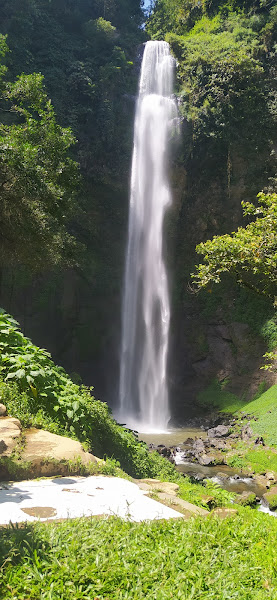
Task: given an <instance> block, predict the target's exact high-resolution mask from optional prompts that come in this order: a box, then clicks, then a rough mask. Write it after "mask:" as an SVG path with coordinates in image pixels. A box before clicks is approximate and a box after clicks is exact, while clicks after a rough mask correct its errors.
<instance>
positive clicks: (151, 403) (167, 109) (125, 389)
mask: <svg viewBox="0 0 277 600" xmlns="http://www.w3.org/2000/svg"><path fill="white" fill-rule="evenodd" d="M174 68H175V61H174V59H173V57H172V56H171V55H170V49H169V45H168V44H167V43H166V42H156V41H155V42H147V43H146V45H145V50H144V55H143V60H142V66H141V76H140V85H139V96H138V100H137V108H136V117H135V132H134V150H133V160H132V176H131V193H130V212H129V230H128V248H127V257H126V269H125V283H124V298H123V308H122V344H121V364H120V390H119V410H118V412H117V415H116V417H117V419H118V420H119V421H120V422H124V423H126V424H127V425H128V426H129V427H131V428H132V429H137V430H139V431H164V430H166V428H167V423H168V421H169V418H170V414H169V406H168V386H167V355H168V334H169V322H170V305H169V294H168V282H167V274H166V269H165V265H164V261H163V244H162V234H163V219H164V214H165V211H166V210H167V208H168V207H169V205H170V203H171V195H170V189H169V184H168V179H167V154H168V146H169V141H170V135H171V132H172V130H173V128H174V123H176V120H177V106H176V101H175V99H174V98H173V97H172V89H173V75H174Z"/></svg>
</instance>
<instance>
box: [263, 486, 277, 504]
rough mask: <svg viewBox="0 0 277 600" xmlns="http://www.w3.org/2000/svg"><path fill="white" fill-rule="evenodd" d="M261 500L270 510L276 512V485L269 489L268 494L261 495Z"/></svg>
mask: <svg viewBox="0 0 277 600" xmlns="http://www.w3.org/2000/svg"><path fill="white" fill-rule="evenodd" d="M263 500H264V501H265V503H266V505H267V506H268V508H269V509H270V510H276V508H277V485H275V486H273V487H272V488H270V491H269V492H266V494H264V495H263Z"/></svg>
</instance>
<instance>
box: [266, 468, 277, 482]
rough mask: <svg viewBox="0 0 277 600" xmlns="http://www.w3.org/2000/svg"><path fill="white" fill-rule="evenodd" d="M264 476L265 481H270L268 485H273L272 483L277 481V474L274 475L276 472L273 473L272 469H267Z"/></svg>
mask: <svg viewBox="0 0 277 600" xmlns="http://www.w3.org/2000/svg"><path fill="white" fill-rule="evenodd" d="M265 477H266V479H267V481H268V482H269V483H270V485H273V483H276V482H277V475H276V473H273V472H272V471H269V472H268V473H266V474H265Z"/></svg>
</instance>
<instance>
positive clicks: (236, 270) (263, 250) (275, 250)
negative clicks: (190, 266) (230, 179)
mask: <svg viewBox="0 0 277 600" xmlns="http://www.w3.org/2000/svg"><path fill="white" fill-rule="evenodd" d="M258 199H259V204H258V206H254V204H252V203H249V202H243V203H242V206H243V212H244V216H248V215H250V216H251V217H256V218H255V219H254V220H253V221H252V222H250V223H249V224H248V225H246V227H239V228H238V230H237V231H236V232H233V233H232V234H230V235H221V236H215V237H214V238H213V239H212V240H208V241H207V242H205V243H201V244H199V245H198V246H197V247H196V252H197V253H198V254H200V255H202V256H203V257H204V262H203V263H201V264H200V265H198V266H197V267H196V273H194V274H193V275H192V277H193V278H194V280H195V282H196V286H197V288H198V289H200V288H203V287H207V286H210V285H211V284H213V283H219V282H220V280H221V279H222V276H223V274H224V273H230V274H233V275H234V276H235V277H236V280H237V281H238V283H240V284H242V285H245V286H246V287H249V288H251V289H253V290H255V291H256V292H258V293H260V294H264V295H266V296H269V297H274V296H275V295H276V294H277V193H274V192H272V193H268V194H265V193H263V192H261V193H260V194H258Z"/></svg>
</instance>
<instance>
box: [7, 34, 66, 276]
mask: <svg viewBox="0 0 277 600" xmlns="http://www.w3.org/2000/svg"><path fill="white" fill-rule="evenodd" d="M0 41H1V44H0V53H1V56H2V60H3V57H4V55H5V52H6V51H7V47H6V45H5V40H4V39H3V36H0ZM5 71H6V69H5V67H3V65H2V70H1V66H0V94H1V103H0V264H2V265H3V264H15V263H19V264H25V265H27V266H29V267H31V268H32V269H41V268H43V267H45V266H49V265H55V264H58V263H60V262H61V261H65V262H66V263H69V264H70V263H72V262H73V261H74V258H73V254H74V249H75V248H76V242H75V240H74V237H73V236H72V235H71V234H70V233H69V230H68V221H69V219H70V217H71V216H72V214H73V211H74V209H75V200H74V191H75V188H76V185H77V182H78V166H77V163H75V162H74V161H73V160H71V159H70V158H69V156H68V149H69V148H70V147H71V146H72V145H73V144H74V143H75V141H76V140H75V138H74V137H73V135H72V132H71V130H70V129H66V128H63V127H61V126H59V125H58V124H57V122H56V118H55V113H54V109H53V106H52V104H51V100H49V99H48V97H47V94H46V91H45V88H44V84H43V76H42V75H41V74H38V73H33V74H31V75H25V74H22V75H20V76H19V77H18V78H17V79H16V81H15V82H7V81H5V78H4V75H5Z"/></svg>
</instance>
